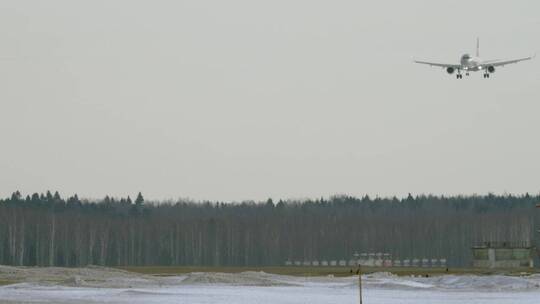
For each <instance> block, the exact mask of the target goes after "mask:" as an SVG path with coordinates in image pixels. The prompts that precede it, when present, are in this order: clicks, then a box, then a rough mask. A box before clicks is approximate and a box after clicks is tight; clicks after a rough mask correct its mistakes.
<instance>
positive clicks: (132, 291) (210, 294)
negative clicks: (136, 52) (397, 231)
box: [0, 268, 540, 304]
mask: <svg viewBox="0 0 540 304" xmlns="http://www.w3.org/2000/svg"><path fill="white" fill-rule="evenodd" d="M17 269H18V268H11V269H10V271H11V272H12V273H11V274H12V275H13V274H14V273H15V272H16V271H17ZM4 270H5V269H4ZM24 270H25V271H34V270H33V269H31V268H29V269H24ZM63 271H64V272H63ZM50 273H51V274H50V275H49V276H48V277H46V278H47V280H34V281H31V280H25V281H27V283H20V284H14V285H8V286H3V287H0V303H129V304H137V303H201V304H208V303H239V304H248V303H250V304H251V303H260V304H265V303H269V304H270V303H272V304H276V303H314V304H317V303H351V304H352V303H358V286H357V281H358V277H348V278H333V277H307V278H306V277H290V276H281V275H272V274H267V273H262V272H244V273H239V274H224V273H192V274H188V275H183V276H177V277H167V278H157V277H151V276H139V275H136V274H131V273H127V272H122V271H117V270H110V269H99V268H91V269H84V268H83V269H79V270H65V269H64V270H62V269H58V268H55V269H53V271H50ZM1 274H2V269H0V277H1ZM27 274H28V273H27ZM30 274H32V275H35V273H30ZM62 274H63V275H68V276H72V277H68V278H67V279H65V278H64V280H59V279H60V278H61V275H62ZM55 275H56V276H57V277H54V276H55ZM53 277H54V278H56V279H53ZM28 281H31V282H28ZM363 283H364V290H363V292H364V303H366V304H370V303H377V304H383V303H384V304H387V303H388V304H391V303H402V304H408V303H411V304H412V303H415V304H418V303H420V304H422V303H426V304H428V303H429V304H432V303H443V304H454V303H455V304H466V303H474V304H483V303H486V304H487V303H489V304H502V303H520V304H528V303H531V304H532V303H535V304H538V303H540V275H533V276H527V277H507V276H472V275H471V276H467V275H460V276H454V275H446V276H438V277H432V278H420V277H397V276H394V275H392V274H388V273H377V274H372V275H367V276H364V277H363Z"/></svg>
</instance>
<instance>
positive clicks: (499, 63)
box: [482, 55, 536, 67]
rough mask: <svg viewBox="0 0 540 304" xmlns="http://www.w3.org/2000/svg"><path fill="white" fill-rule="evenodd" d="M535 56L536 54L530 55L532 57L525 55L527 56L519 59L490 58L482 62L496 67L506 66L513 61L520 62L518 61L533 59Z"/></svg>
mask: <svg viewBox="0 0 540 304" xmlns="http://www.w3.org/2000/svg"><path fill="white" fill-rule="evenodd" d="M534 57H536V55H534V56H530V57H525V58H519V59H511V60H488V61H484V62H482V64H483V65H490V66H494V67H496V66H505V65H507V64H512V63H518V62H521V61H526V60H531V59H533V58H534Z"/></svg>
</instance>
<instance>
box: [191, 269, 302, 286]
mask: <svg viewBox="0 0 540 304" xmlns="http://www.w3.org/2000/svg"><path fill="white" fill-rule="evenodd" d="M293 281H294V280H293V279H292V278H291V277H286V276H279V275H273V274H268V273H265V272H262V271H261V272H253V271H247V272H241V273H217V272H194V273H190V274H188V275H187V276H185V279H183V280H182V282H181V283H182V284H226V285H243V286H297V284H295V283H294V282H293Z"/></svg>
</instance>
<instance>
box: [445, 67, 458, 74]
mask: <svg viewBox="0 0 540 304" xmlns="http://www.w3.org/2000/svg"><path fill="white" fill-rule="evenodd" d="M455 71H456V69H454V68H453V67H448V68H447V69H446V72H448V74H454V72H455Z"/></svg>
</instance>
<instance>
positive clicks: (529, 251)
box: [472, 242, 535, 268]
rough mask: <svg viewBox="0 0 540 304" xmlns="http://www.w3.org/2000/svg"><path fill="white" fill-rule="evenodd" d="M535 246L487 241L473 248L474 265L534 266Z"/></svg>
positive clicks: (488, 266) (498, 266)
mask: <svg viewBox="0 0 540 304" xmlns="http://www.w3.org/2000/svg"><path fill="white" fill-rule="evenodd" d="M534 251H535V248H534V247H532V246H530V245H528V244H511V243H507V242H502V243H493V242H487V243H485V244H483V245H481V246H475V247H473V248H472V253H473V267H478V268H520V267H521V268H522V267H530V268H532V267H534V263H533V260H534Z"/></svg>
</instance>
